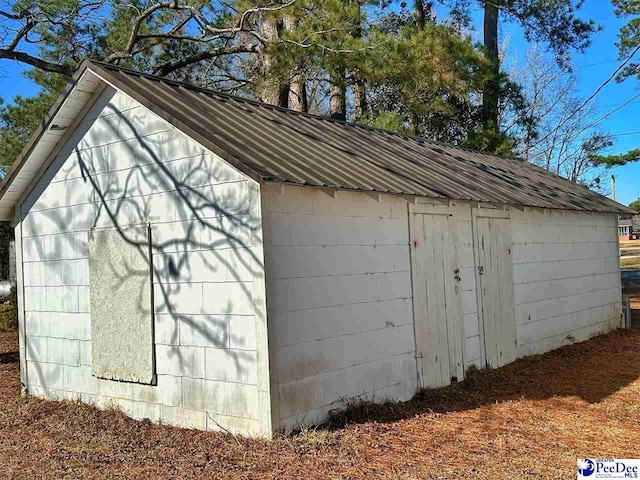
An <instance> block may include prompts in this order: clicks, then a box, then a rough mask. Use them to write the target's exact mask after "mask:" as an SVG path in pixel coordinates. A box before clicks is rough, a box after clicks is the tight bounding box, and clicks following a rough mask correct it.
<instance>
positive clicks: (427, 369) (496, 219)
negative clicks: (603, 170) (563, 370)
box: [410, 205, 517, 387]
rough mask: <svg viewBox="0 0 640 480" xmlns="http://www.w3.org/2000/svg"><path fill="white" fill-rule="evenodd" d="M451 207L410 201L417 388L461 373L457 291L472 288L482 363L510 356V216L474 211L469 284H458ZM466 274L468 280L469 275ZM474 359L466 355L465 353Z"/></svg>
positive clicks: (512, 344)
mask: <svg viewBox="0 0 640 480" xmlns="http://www.w3.org/2000/svg"><path fill="white" fill-rule="evenodd" d="M455 212H456V210H455V208H451V207H439V206H421V205H415V206H412V208H411V210H410V222H411V238H412V246H411V247H412V248H411V259H412V272H413V274H412V277H413V295H414V319H415V327H416V328H415V333H416V358H417V367H418V380H419V384H420V386H422V387H437V386H442V385H448V384H449V383H451V382H452V381H453V382H455V381H458V380H462V379H463V378H464V362H465V355H464V347H465V332H464V320H463V307H462V303H463V302H462V290H463V287H464V288H465V289H466V290H474V286H475V290H476V293H477V302H478V317H479V320H478V321H479V326H480V340H481V343H482V345H481V351H482V352H481V354H482V356H483V363H484V364H485V365H487V366H490V367H499V366H502V365H504V364H506V363H509V362H511V361H513V360H515V358H516V353H517V352H516V325H515V313H514V305H513V272H512V262H511V234H510V223H509V222H510V220H509V216H508V212H506V211H500V210H496V211H486V212H485V211H482V213H478V212H479V211H477V210H476V209H474V211H473V214H472V217H473V221H472V225H473V250H474V264H475V265H474V270H475V275H471V276H469V277H468V279H469V281H474V282H475V285H474V286H470V285H465V286H463V285H462V282H461V274H460V265H459V259H458V219H457V217H456V215H455ZM471 279H473V280H471ZM471 360H473V359H471Z"/></svg>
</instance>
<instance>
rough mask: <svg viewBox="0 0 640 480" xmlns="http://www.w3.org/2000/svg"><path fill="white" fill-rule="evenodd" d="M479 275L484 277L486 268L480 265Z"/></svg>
mask: <svg viewBox="0 0 640 480" xmlns="http://www.w3.org/2000/svg"><path fill="white" fill-rule="evenodd" d="M478 275H484V267H483V266H482V265H478Z"/></svg>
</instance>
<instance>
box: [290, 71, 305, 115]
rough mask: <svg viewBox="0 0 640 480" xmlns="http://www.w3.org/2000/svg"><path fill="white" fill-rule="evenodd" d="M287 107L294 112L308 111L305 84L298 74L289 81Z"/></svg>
mask: <svg viewBox="0 0 640 480" xmlns="http://www.w3.org/2000/svg"><path fill="white" fill-rule="evenodd" d="M289 107H290V108H291V109H292V110H295V111H296V112H308V111H309V100H308V98H307V82H306V81H305V79H304V77H303V76H302V74H300V73H296V74H295V75H294V76H293V78H292V79H291V86H290V89H289Z"/></svg>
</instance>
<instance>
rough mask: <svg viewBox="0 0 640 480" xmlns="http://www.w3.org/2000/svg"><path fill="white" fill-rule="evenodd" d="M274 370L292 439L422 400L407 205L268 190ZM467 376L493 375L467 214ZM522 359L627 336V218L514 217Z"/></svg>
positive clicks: (462, 218) (463, 268) (461, 210)
mask: <svg viewBox="0 0 640 480" xmlns="http://www.w3.org/2000/svg"><path fill="white" fill-rule="evenodd" d="M263 210H264V212H265V214H264V219H265V238H266V239H267V245H269V247H265V248H267V249H268V251H267V256H268V258H269V259H270V260H269V261H268V262H267V275H268V289H267V291H268V293H269V302H268V309H269V315H270V316H269V322H270V324H271V328H272V330H271V332H270V334H271V337H270V342H272V358H271V363H272V365H273V368H274V371H273V372H272V375H274V376H275V381H274V384H275V386H274V391H275V390H277V391H278V397H277V404H278V412H279V417H280V418H279V421H280V424H281V426H282V427H283V428H295V427H297V426H299V425H300V424H302V423H305V424H309V423H313V422H317V421H321V420H322V419H323V418H324V416H325V415H326V413H327V412H328V411H329V410H330V409H332V408H338V407H340V405H341V400H342V399H344V398H349V397H354V396H358V395H363V397H364V398H367V399H372V398H373V399H377V400H380V399H384V398H392V399H397V400H404V399H407V398H409V397H410V396H411V395H412V393H413V392H414V391H415V388H416V378H415V359H414V358H413V355H414V350H415V345H414V341H415V340H414V333H413V314H412V310H411V295H412V292H411V286H410V272H409V265H410V263H409V249H408V243H409V234H408V216H407V215H408V209H407V202H406V201H405V200H403V199H402V198H399V197H394V196H390V195H382V196H381V201H380V202H377V201H375V200H374V199H372V198H370V197H369V196H367V195H365V194H360V193H353V192H345V191H338V192H337V193H336V197H335V198H331V197H330V196H329V195H327V194H326V193H324V192H323V191H320V190H318V189H313V188H301V187H293V186H286V187H284V189H283V190H282V192H278V191H275V190H272V189H263ZM453 212H454V213H455V215H456V218H457V220H458V264H459V266H460V276H461V278H462V282H461V287H462V302H463V315H464V327H465V328H464V329H465V350H464V360H465V368H468V367H469V366H471V365H476V366H478V367H482V366H483V364H484V362H483V360H482V353H481V352H482V346H481V335H480V328H481V326H480V320H479V318H480V317H479V313H478V310H479V308H478V300H477V292H476V273H475V270H476V266H475V265H476V264H475V260H474V254H473V230H472V223H471V222H472V215H471V205H470V204H467V203H464V202H458V203H457V206H455V208H454V209H453ZM511 226H512V242H513V250H512V254H513V269H514V282H515V294H514V295H515V309H516V312H515V313H516V323H517V332H518V345H519V347H518V356H525V355H529V354H533V353H542V352H545V351H549V350H551V349H554V348H557V347H560V346H562V345H565V344H567V343H572V342H575V341H582V340H586V339H587V338H590V337H592V336H594V335H597V334H599V333H605V332H608V331H610V330H611V329H613V328H616V327H618V326H619V325H620V316H619V312H620V283H619V282H620V280H619V269H618V260H617V243H616V242H617V238H616V235H617V229H616V216H615V215H605V214H591V213H583V214H577V213H571V212H549V211H547V212H544V211H542V210H536V209H527V210H526V212H521V211H519V210H515V209H511Z"/></svg>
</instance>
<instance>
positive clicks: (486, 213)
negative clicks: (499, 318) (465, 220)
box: [471, 206, 517, 368]
mask: <svg viewBox="0 0 640 480" xmlns="http://www.w3.org/2000/svg"><path fill="white" fill-rule="evenodd" d="M478 218H503V219H507V220H509V225H511V212H510V211H509V209H508V207H506V208H504V209H500V208H498V207H494V208H491V207H489V208H483V207H481V206H478V207H476V206H472V207H471V233H472V238H473V240H472V243H473V263H474V269H473V270H474V278H475V282H476V309H477V311H478V327H479V328H478V330H479V333H480V360H481V362H482V365H481V366H482V367H483V368H485V367H486V366H487V352H486V349H485V342H484V312H483V310H482V291H481V288H482V283H481V282H482V279H481V278H480V273H479V272H478V262H479V259H480V252H479V250H478V245H479V243H480V242H479V241H478V229H477V223H478ZM512 268H513V265H512ZM516 332H517V330H516Z"/></svg>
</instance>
